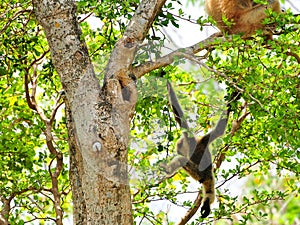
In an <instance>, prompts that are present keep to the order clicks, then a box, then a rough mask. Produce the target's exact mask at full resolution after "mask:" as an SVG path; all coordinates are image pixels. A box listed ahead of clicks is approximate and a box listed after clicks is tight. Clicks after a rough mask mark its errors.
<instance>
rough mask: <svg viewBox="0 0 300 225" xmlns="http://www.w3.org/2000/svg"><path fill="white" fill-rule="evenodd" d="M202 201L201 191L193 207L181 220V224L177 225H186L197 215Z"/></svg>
mask: <svg viewBox="0 0 300 225" xmlns="http://www.w3.org/2000/svg"><path fill="white" fill-rule="evenodd" d="M201 201H202V191H199V192H198V195H197V197H196V199H195V201H194V204H193V206H192V207H191V208H190V209H189V210H188V211H187V212H186V214H185V215H184V217H182V218H181V220H180V221H179V223H178V224H177V225H184V224H186V223H187V222H188V221H189V220H190V219H191V218H192V217H193V216H194V215H195V213H196V212H197V211H198V209H199V207H200V205H201Z"/></svg>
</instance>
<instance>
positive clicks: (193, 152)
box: [161, 82, 230, 218]
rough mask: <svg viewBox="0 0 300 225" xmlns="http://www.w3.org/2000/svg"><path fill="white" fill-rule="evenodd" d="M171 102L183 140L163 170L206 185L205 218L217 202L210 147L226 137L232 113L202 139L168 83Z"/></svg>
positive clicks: (224, 114)
mask: <svg viewBox="0 0 300 225" xmlns="http://www.w3.org/2000/svg"><path fill="white" fill-rule="evenodd" d="M167 85H168V92H169V101H170V104H171V106H172V110H173V113H174V115H175V120H176V122H177V123H178V124H179V125H180V127H181V128H182V132H183V134H182V137H181V138H180V139H179V140H178V141H177V143H176V150H177V153H178V155H177V156H176V157H175V158H174V159H172V160H171V162H170V163H169V164H164V163H162V164H161V167H162V168H163V169H164V170H165V172H167V173H168V175H172V174H174V173H175V172H176V170H178V169H179V168H181V167H182V168H183V169H185V170H186V172H187V173H188V174H189V175H190V176H191V177H192V178H194V179H195V180H197V181H199V182H200V183H202V186H203V199H202V203H201V217H202V218H205V217H207V216H208V215H209V213H210V205H211V204H212V203H213V201H214V199H215V187H214V184H215V181H214V175H213V171H212V169H213V167H212V159H211V153H210V151H209V148H208V147H209V145H210V143H211V142H213V141H214V140H215V139H216V138H218V137H220V136H222V135H223V134H224V131H225V129H226V126H227V122H228V115H229V111H230V104H228V110H226V111H224V112H223V113H222V115H221V118H220V119H219V121H218V123H217V125H216V127H215V128H214V129H213V130H212V131H211V132H209V133H207V134H206V135H204V136H203V137H202V138H197V137H195V136H194V135H193V134H191V132H190V131H189V127H188V124H187V122H186V120H185V119H184V114H183V111H182V109H181V106H180V104H179V102H178V99H177V97H176V94H175V92H174V90H173V88H172V85H171V84H170V83H169V82H168V84H167Z"/></svg>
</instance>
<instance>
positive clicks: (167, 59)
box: [133, 33, 226, 78]
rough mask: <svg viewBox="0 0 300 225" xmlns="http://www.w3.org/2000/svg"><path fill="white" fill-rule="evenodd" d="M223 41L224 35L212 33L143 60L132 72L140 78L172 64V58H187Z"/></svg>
mask: <svg viewBox="0 0 300 225" xmlns="http://www.w3.org/2000/svg"><path fill="white" fill-rule="evenodd" d="M224 41H226V39H225V38H224V37H219V33H217V34H213V35H211V36H209V37H208V38H206V39H205V40H203V41H200V42H198V43H196V44H194V45H192V46H189V47H186V48H181V49H178V50H176V51H173V52H171V53H169V54H168V55H165V56H163V57H161V58H158V59H157V60H156V61H151V62H145V63H143V64H141V65H139V66H137V67H135V68H134V69H133V74H134V75H135V76H136V77H137V78H140V77H142V76H143V75H145V74H146V73H148V72H150V71H152V70H155V69H157V68H160V67H164V66H168V65H170V64H172V63H173V62H174V60H178V59H181V58H189V57H191V56H194V55H195V54H197V53H198V52H200V51H202V50H204V49H208V48H210V47H213V46H215V45H219V44H220V43H222V42H224Z"/></svg>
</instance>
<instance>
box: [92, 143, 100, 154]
mask: <svg viewBox="0 0 300 225" xmlns="http://www.w3.org/2000/svg"><path fill="white" fill-rule="evenodd" d="M101 148H102V144H101V143H100V142H98V141H97V142H95V143H94V144H93V151H94V152H100V151H101Z"/></svg>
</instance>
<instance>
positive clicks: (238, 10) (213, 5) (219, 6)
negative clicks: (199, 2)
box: [205, 0, 281, 37]
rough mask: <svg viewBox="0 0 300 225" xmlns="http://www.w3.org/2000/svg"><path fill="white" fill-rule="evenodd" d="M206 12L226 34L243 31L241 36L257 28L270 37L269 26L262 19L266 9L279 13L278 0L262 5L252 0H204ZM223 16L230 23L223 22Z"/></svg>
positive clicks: (250, 33)
mask: <svg viewBox="0 0 300 225" xmlns="http://www.w3.org/2000/svg"><path fill="white" fill-rule="evenodd" d="M205 8H206V12H207V14H208V15H209V16H211V17H212V18H213V19H214V20H215V21H216V22H217V27H218V28H219V29H220V30H221V31H222V32H225V33H228V34H239V33H243V34H244V36H243V37H249V36H251V35H252V34H255V31H256V30H258V29H263V30H264V33H265V34H266V36H270V37H272V34H271V32H270V27H269V28H267V27H265V25H264V24H262V21H263V20H264V19H265V18H266V17H267V14H266V10H267V9H271V10H272V11H274V12H276V13H281V8H280V3H279V1H278V0H268V4H266V5H262V4H258V3H255V2H254V1H253V0H206V1H205ZM224 18H226V20H227V21H229V22H230V23H231V22H232V24H231V25H229V26H228V25H226V24H225V23H224V20H223V19H224Z"/></svg>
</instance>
